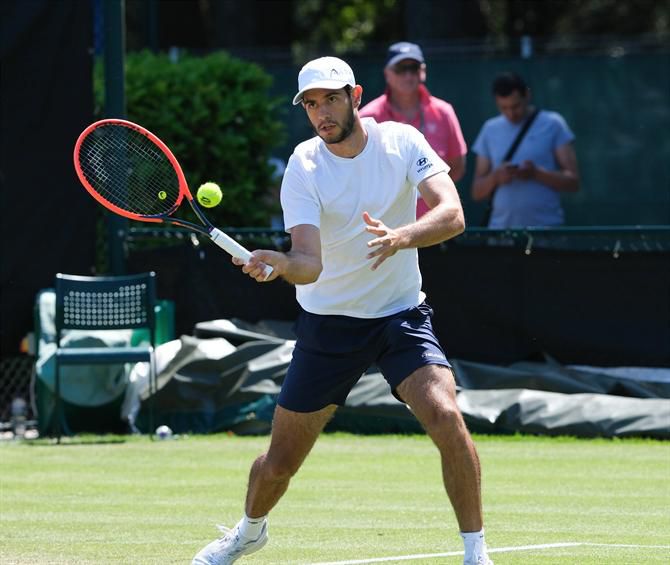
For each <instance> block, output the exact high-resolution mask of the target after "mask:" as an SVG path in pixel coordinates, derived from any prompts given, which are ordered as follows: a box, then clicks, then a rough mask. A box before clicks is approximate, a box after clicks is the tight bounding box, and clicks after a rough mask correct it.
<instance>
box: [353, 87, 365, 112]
mask: <svg viewBox="0 0 670 565" xmlns="http://www.w3.org/2000/svg"><path fill="white" fill-rule="evenodd" d="M351 100H352V104H353V106H354V108H356V109H358V108H360V107H361V100H363V87H362V86H361V85H360V84H357V85H356V86H354V89H353V90H352V91H351Z"/></svg>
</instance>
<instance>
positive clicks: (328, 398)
mask: <svg viewBox="0 0 670 565" xmlns="http://www.w3.org/2000/svg"><path fill="white" fill-rule="evenodd" d="M432 315H433V309H432V308H431V307H430V306H428V305H427V304H426V303H425V302H424V303H422V304H420V305H419V306H416V307H414V308H409V309H408V310H403V311H402V312H398V313H397V314H393V315H392V316H385V317H383V318H373V319H365V318H353V317H350V316H330V315H329V316H324V315H319V314H311V313H309V312H305V311H304V310H303V311H301V312H300V314H299V316H298V319H297V321H296V323H295V333H296V336H297V338H298V340H297V342H296V346H295V349H294V351H293V359H292V360H291V364H290V365H289V368H288V371H287V373H286V377H285V379H284V384H283V385H282V389H281V393H280V394H279V399H278V403H279V405H280V406H282V407H283V408H286V409H287V410H292V411H294V412H314V411H316V410H320V409H321V408H325V407H326V406H328V405H329V404H338V405H340V406H342V405H343V404H344V401H345V400H346V398H347V395H348V394H349V392H350V391H351V389H352V388H353V386H354V385H355V384H356V382H357V381H358V380H359V379H360V378H361V375H363V373H365V372H366V371H367V369H368V368H369V367H370V366H372V365H376V366H377V367H378V368H379V370H380V371H381V373H382V374H383V375H384V378H385V379H386V381H387V382H388V384H389V386H390V387H391V390H392V391H393V393H394V394H396V393H395V389H396V387H397V386H398V385H399V384H400V383H401V382H402V381H403V380H404V379H405V378H407V377H408V376H409V375H411V374H412V373H413V372H414V371H416V370H417V369H418V368H420V367H423V366H424V365H445V366H447V367H451V365H450V364H449V361H447V358H446V355H445V354H444V351H443V350H442V347H441V346H440V344H439V342H438V341H437V338H436V337H435V333H434V332H433V326H432V324H431V322H430V318H431V316H432Z"/></svg>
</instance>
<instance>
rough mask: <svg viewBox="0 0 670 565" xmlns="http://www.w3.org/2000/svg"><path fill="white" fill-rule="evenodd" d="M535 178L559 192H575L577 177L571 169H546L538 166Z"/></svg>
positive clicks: (577, 186) (576, 189)
mask: <svg viewBox="0 0 670 565" xmlns="http://www.w3.org/2000/svg"><path fill="white" fill-rule="evenodd" d="M535 180H536V181H538V182H540V183H542V184H544V185H546V186H548V187H550V188H553V189H554V190H557V191H559V192H577V191H578V190H579V178H578V177H577V175H575V174H574V173H573V172H572V171H567V170H563V171H548V170H547V169H543V168H540V167H538V168H537V169H536V170H535Z"/></svg>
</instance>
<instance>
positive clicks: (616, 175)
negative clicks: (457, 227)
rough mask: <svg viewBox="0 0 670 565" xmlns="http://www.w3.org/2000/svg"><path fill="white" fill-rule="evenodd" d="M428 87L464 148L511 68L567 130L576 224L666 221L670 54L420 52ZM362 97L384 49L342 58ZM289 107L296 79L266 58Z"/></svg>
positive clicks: (570, 205)
mask: <svg viewBox="0 0 670 565" xmlns="http://www.w3.org/2000/svg"><path fill="white" fill-rule="evenodd" d="M426 58H427V64H428V78H427V85H428V88H429V89H430V91H431V92H432V93H433V94H434V95H435V96H439V97H440V98H444V99H446V100H447V101H449V102H450V103H451V104H452V105H453V106H454V108H455V110H456V113H457V115H458V117H459V120H460V122H461V127H462V128H463V134H464V136H465V139H466V142H467V144H468V147H469V146H471V145H472V143H473V142H474V140H475V137H476V136H477V133H478V132H479V128H480V127H481V125H482V124H483V122H484V121H485V120H486V119H487V118H489V117H492V116H494V115H495V114H496V113H497V110H496V108H495V105H494V102H493V98H492V96H491V93H490V90H491V81H492V79H493V77H494V76H495V74H496V73H497V72H499V71H503V70H514V71H517V72H518V73H520V74H521V75H522V76H524V78H526V80H527V81H528V83H529V85H530V87H531V89H532V92H533V96H534V100H535V102H536V103H537V104H538V105H539V106H540V107H542V108H546V109H549V110H555V111H557V112H559V113H561V114H562V115H563V116H564V117H565V119H566V120H567V122H568V124H569V125H570V127H571V128H572V130H573V131H574V133H575V135H576V137H577V142H576V149H577V156H578V159H579V168H580V173H581V177H582V188H581V191H580V192H579V193H577V194H568V195H565V196H564V197H563V203H564V206H565V209H566V222H567V224H568V225H573V226H588V225H595V226H605V225H638V224H640V225H659V224H670V134H669V132H670V63H669V60H670V59H669V58H670V54H669V53H653V54H640V55H624V56H604V55H562V56H537V57H533V58H531V59H519V58H500V57H481V56H477V57H474V56H473V57H469V56H464V55H453V54H445V53H431V52H429V51H426ZM349 60H350V62H351V64H352V67H353V69H354V72H355V74H356V78H357V81H358V82H359V83H360V84H362V85H363V87H364V94H363V101H364V103H365V102H366V101H370V100H372V99H373V98H375V97H377V96H379V95H380V94H381V93H382V91H383V88H384V79H383V75H382V68H381V67H382V65H383V56H380V57H379V58H378V59H377V58H376V59H375V60H372V59H371V58H370V57H369V56H367V57H365V58H360V59H356V58H350V59H349ZM265 68H266V69H267V70H268V71H269V72H270V73H272V74H273V76H274V77H275V91H276V92H277V93H278V94H281V95H285V96H286V97H287V99H286V106H287V108H288V107H289V106H290V101H289V100H290V99H289V97H292V96H293V94H294V90H295V88H296V84H297V71H298V69H296V68H293V67H291V66H289V65H276V66H273V65H272V64H267V63H266V64H265ZM286 119H287V123H288V124H289V140H288V142H287V143H286V145H284V146H283V147H282V148H281V150H280V152H281V156H282V157H283V158H288V156H289V155H290V153H291V151H292V148H293V146H294V145H295V144H296V143H298V142H300V141H301V140H303V139H305V138H306V137H308V136H310V135H311V130H310V128H309V126H308V123H307V119H306V117H305V116H304V111H303V110H302V108H300V107H297V108H294V109H290V110H288V112H287V115H286ZM473 169H474V154H472V153H469V154H468V167H467V174H466V176H465V178H464V179H463V180H461V181H460V182H459V183H458V185H459V190H460V193H461V198H462V200H463V205H464V208H465V211H466V216H467V219H468V223H469V225H471V226H477V225H479V221H480V218H481V215H482V213H483V209H484V207H483V205H482V204H478V203H475V202H473V201H472V199H471V198H470V183H471V180H472V172H473Z"/></svg>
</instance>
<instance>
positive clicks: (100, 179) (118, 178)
mask: <svg viewBox="0 0 670 565" xmlns="http://www.w3.org/2000/svg"><path fill="white" fill-rule="evenodd" d="M74 167H75V169H76V171H77V175H78V176H79V180H80V181H81V182H82V184H83V185H84V188H86V190H87V191H88V192H89V193H90V194H91V196H93V198H95V199H96V200H97V201H98V202H100V204H102V205H103V206H104V207H105V208H107V209H108V210H111V211H112V212H114V213H116V214H120V215H121V216H124V217H126V218H130V219H131V220H139V221H141V222H167V223H170V224H174V225H176V226H179V227H184V228H188V229H191V230H194V231H196V232H198V233H201V234H204V235H207V236H209V237H210V238H211V239H212V241H213V242H214V243H216V244H217V245H218V246H219V247H221V248H222V249H225V250H226V251H227V252H228V253H230V254H231V255H232V256H233V257H238V258H240V259H242V260H243V261H244V262H245V263H246V262H248V261H249V259H250V258H251V253H250V252H249V251H248V250H247V249H245V248H244V247H243V246H242V245H240V244H239V243H237V241H235V240H234V239H233V238H231V237H230V236H228V235H226V234H225V233H223V232H222V231H221V230H219V229H217V228H215V227H214V226H213V225H212V224H211V223H210V222H209V220H208V219H207V218H206V217H205V215H204V213H203V212H202V210H201V209H200V208H199V207H198V205H197V204H196V203H195V200H194V198H193V195H192V194H191V191H190V190H189V188H188V184H187V183H186V178H185V177H184V173H183V171H182V170H181V166H180V165H179V162H178V161H177V159H176V158H175V156H174V155H173V154H172V152H171V151H170V149H169V148H168V146H167V145H165V143H163V142H162V141H161V140H160V139H158V137H156V136H155V135H154V134H153V133H151V132H150V131H149V130H147V129H145V128H143V127H142V126H139V125H137V124H134V123H132V122H129V121H126V120H115V119H108V120H100V121H99V122H95V123H93V124H91V125H90V126H88V127H87V128H86V129H85V130H84V131H83V132H82V133H81V135H80V136H79V139H77V143H76V144H75V147H74ZM184 198H186V200H188V203H189V204H190V205H191V208H193V211H194V212H195V214H196V216H197V217H198V219H199V220H200V221H201V222H202V225H198V224H194V223H191V222H187V221H185V220H181V219H179V218H175V217H173V216H172V214H173V213H174V212H176V211H177V209H178V208H179V206H180V204H181V203H182V202H183V200H184ZM271 273H272V267H270V266H269V265H267V266H266V268H265V278H266V279H267V278H268V277H269V276H270V274H271Z"/></svg>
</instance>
